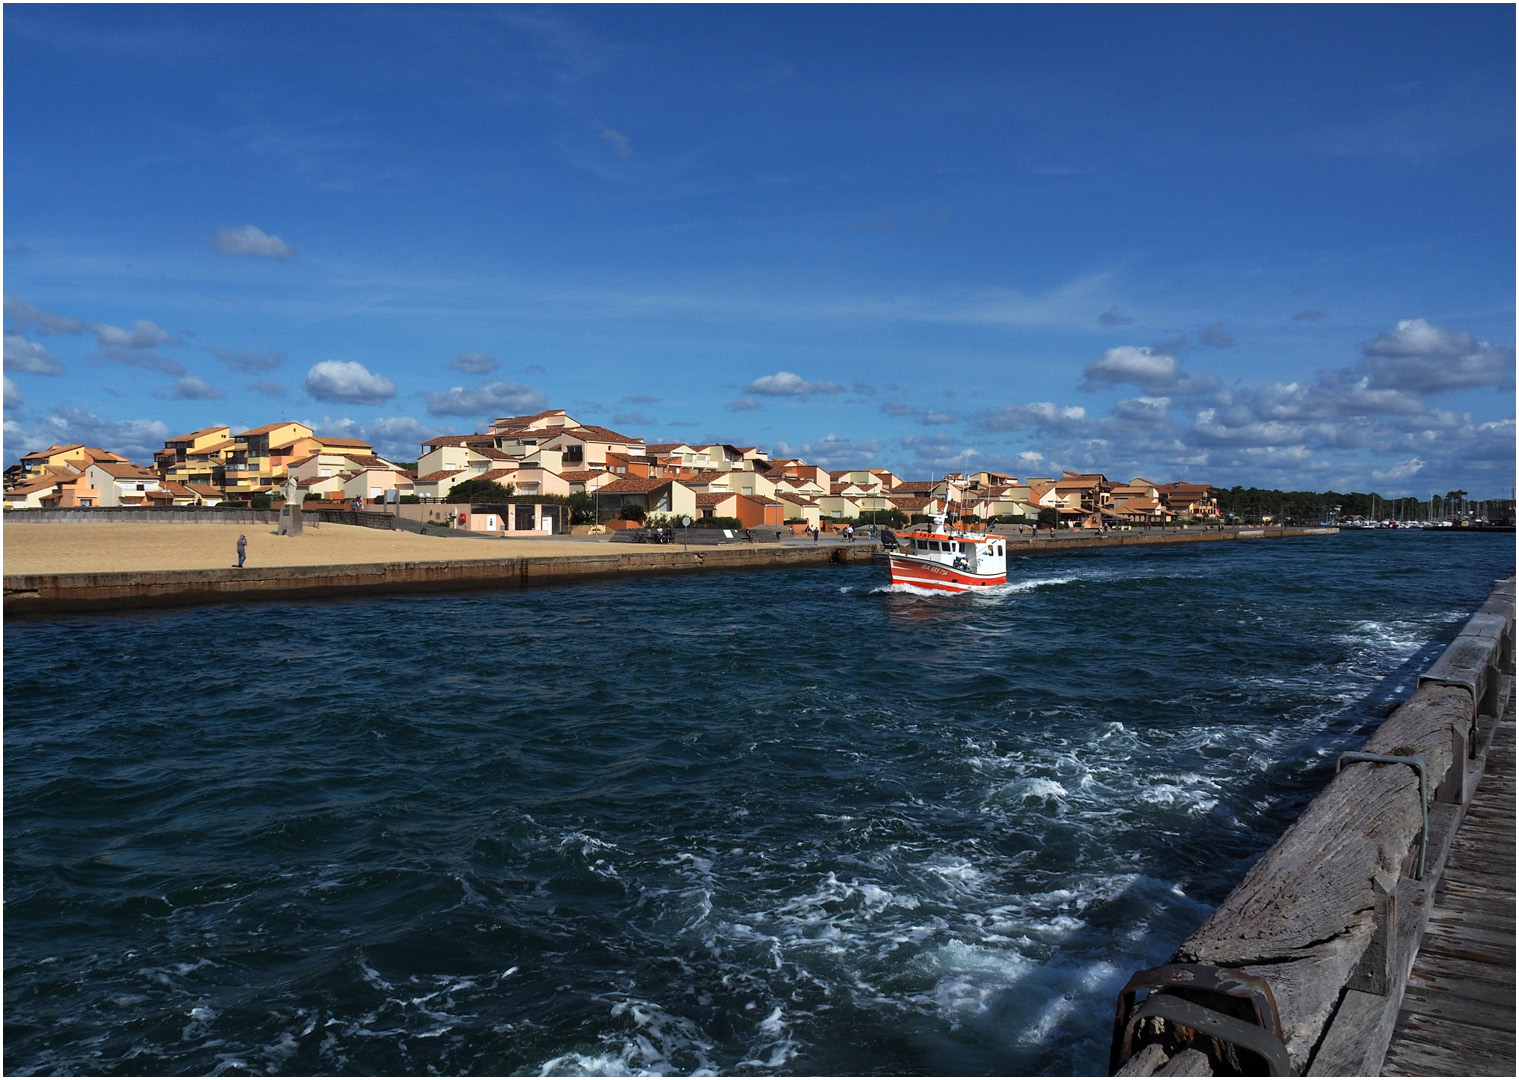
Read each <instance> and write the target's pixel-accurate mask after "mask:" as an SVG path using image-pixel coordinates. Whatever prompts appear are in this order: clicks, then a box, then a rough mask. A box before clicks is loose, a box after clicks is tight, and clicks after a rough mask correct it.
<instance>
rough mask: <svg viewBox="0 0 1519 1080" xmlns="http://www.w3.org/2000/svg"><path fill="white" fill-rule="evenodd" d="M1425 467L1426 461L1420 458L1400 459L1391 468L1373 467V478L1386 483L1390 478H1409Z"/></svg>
mask: <svg viewBox="0 0 1519 1080" xmlns="http://www.w3.org/2000/svg"><path fill="white" fill-rule="evenodd" d="M1422 468H1424V462H1423V461H1422V460H1420V459H1419V458H1416V457H1412V458H1409V459H1408V460H1407V461H1400V462H1398V463H1397V464H1396V465H1394V466H1393V467H1392V468H1390V469H1373V470H1372V472H1371V478H1372V479H1373V480H1377V481H1380V482H1382V483H1386V482H1387V481H1388V480H1407V479H1408V478H1409V477H1410V476H1413V475H1414V474H1415V473H1417V472H1418V471H1419V470H1421V469H1422Z"/></svg>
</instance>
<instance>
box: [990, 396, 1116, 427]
mask: <svg viewBox="0 0 1519 1080" xmlns="http://www.w3.org/2000/svg"><path fill="white" fill-rule="evenodd" d="M1086 415H1087V411H1086V409H1084V408H1082V407H1081V406H1080V405H1064V406H1062V405H1056V404H1055V403H1054V402H1052V401H1035V402H1032V403H1030V404H1028V405H1004V406H1003V407H1002V408H1000V409H992V410H990V411H988V412H984V413H982V414H981V415H979V416H977V417H976V419H975V424H976V426H977V427H978V428H980V429H981V430H982V431H1035V430H1038V431H1049V432H1072V431H1085V430H1088V429H1089V425H1088V424H1087V419H1086Z"/></svg>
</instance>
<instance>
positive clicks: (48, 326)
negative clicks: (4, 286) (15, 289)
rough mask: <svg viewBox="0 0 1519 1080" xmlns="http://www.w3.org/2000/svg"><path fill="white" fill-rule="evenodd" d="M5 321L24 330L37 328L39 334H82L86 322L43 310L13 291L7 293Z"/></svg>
mask: <svg viewBox="0 0 1519 1080" xmlns="http://www.w3.org/2000/svg"><path fill="white" fill-rule="evenodd" d="M5 321H6V322H8V323H11V324H13V325H14V326H17V327H19V328H20V329H22V330H35V331H36V332H37V333H39V334H51V335H55V336H56V335H62V334H68V335H74V334H82V333H84V329H85V324H84V323H83V322H81V321H79V320H78V319H70V318H66V317H65V316H63V315H54V314H53V313H52V312H49V311H43V310H41V309H40V308H36V307H33V306H32V305H31V304H30V303H28V302H27V301H25V300H23V299H21V297H19V296H15V295H12V294H11V293H6V294H5Z"/></svg>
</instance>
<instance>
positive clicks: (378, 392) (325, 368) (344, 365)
mask: <svg viewBox="0 0 1519 1080" xmlns="http://www.w3.org/2000/svg"><path fill="white" fill-rule="evenodd" d="M301 385H302V386H303V387H304V388H305V390H306V393H308V394H310V395H311V396H312V397H314V398H316V399H317V400H318V401H343V402H347V403H348V404H350V405H374V404H377V403H379V402H381V401H384V400H385V399H387V398H393V397H395V396H396V384H395V383H393V382H392V381H391V380H389V379H387V378H385V377H384V376H383V375H375V374H374V373H372V372H371V371H370V370H369V369H368V368H366V367H365V366H364V365H363V364H360V363H358V362H357V361H355V360H323V361H322V362H321V363H319V364H313V365H312V366H311V370H310V371H308V372H306V378H305V380H304V381H303V382H302V383H301Z"/></svg>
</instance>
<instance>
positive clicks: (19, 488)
mask: <svg viewBox="0 0 1519 1080" xmlns="http://www.w3.org/2000/svg"><path fill="white" fill-rule="evenodd" d="M58 484H59V481H57V480H33V481H32V482H31V483H29V484H17V485H16V486H15V487H13V488H8V489H6V492H5V493H6V494H7V495H30V494H31V493H32V492H34V491H48V490H51V489H52V488H55V487H57V486H58Z"/></svg>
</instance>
